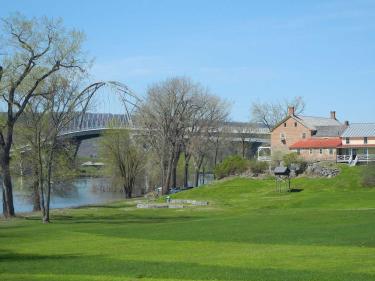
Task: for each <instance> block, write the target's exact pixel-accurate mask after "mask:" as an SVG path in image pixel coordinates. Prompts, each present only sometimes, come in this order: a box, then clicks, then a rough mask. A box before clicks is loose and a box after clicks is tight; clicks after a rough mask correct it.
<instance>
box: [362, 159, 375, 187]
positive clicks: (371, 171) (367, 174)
mask: <svg viewBox="0 0 375 281" xmlns="http://www.w3.org/2000/svg"><path fill="white" fill-rule="evenodd" d="M362 185H363V186H365V187H375V165H374V164H371V165H367V166H366V167H364V168H363V170H362Z"/></svg>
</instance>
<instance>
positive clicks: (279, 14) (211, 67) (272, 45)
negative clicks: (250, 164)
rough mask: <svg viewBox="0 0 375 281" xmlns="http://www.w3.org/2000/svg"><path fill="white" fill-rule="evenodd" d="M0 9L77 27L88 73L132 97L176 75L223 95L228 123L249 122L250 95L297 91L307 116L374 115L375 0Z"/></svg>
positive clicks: (31, 4)
mask: <svg viewBox="0 0 375 281" xmlns="http://www.w3.org/2000/svg"><path fill="white" fill-rule="evenodd" d="M0 7H1V9H0V16H1V17H3V16H6V15H8V14H10V13H12V12H16V11H18V12H21V13H23V14H25V15H26V16H43V15H47V16H51V17H61V18H63V20H64V23H65V24H66V25H67V26H69V27H76V28H78V29H81V30H83V31H84V32H85V33H86V35H87V41H86V44H85V49H86V50H87V51H88V52H89V54H90V55H91V56H93V57H95V64H94V66H93V69H92V75H93V77H95V79H100V80H109V79H110V80H118V81H121V82H123V83H125V84H127V85H128V86H129V87H130V88H131V89H133V90H134V91H135V92H137V93H139V94H140V95H144V94H145V92H146V90H147V86H149V85H150V84H151V83H153V82H157V81H159V80H162V79H165V78H167V77H171V76H180V75H184V76H190V77H192V78H193V79H194V80H196V81H199V82H201V83H202V84H204V85H205V86H207V87H208V88H210V89H211V91H212V92H213V93H216V94H217V95H219V96H221V97H223V98H225V99H227V100H228V101H230V102H231V103H232V115H231V117H232V119H233V120H236V121H247V120H249V119H250V105H251V103H252V102H253V101H269V100H283V99H285V98H290V97H293V96H297V95H298V96H302V97H304V99H305V101H306V103H307V109H306V114H307V115H322V116H329V111H330V110H336V111H337V115H338V118H339V119H341V120H350V121H352V122H375V113H374V110H375V16H374V15H375V1H361V0H356V1H344V0H340V1H330V0H325V1H318V0H312V1H217V0H216V1H213V0H212V1H209V0H206V1H202V0H201V1H192V0H189V1H162V0H158V1H135V0H134V1H120V0H119V1H111V0H106V1H93V0H91V1H77V0H76V1H42V0H40V1H38V0H33V1H31V0H30V1H26V0H23V1H21V0H19V1H17V0H11V1H6V0H0ZM112 103H113V102H112ZM111 106H114V107H115V109H114V110H118V108H117V109H116V105H114V103H113V105H111ZM99 107H100V105H99ZM98 109H99V110H101V111H108V109H106V108H104V107H103V108H98Z"/></svg>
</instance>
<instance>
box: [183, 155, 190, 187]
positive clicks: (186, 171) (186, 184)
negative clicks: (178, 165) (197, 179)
mask: <svg viewBox="0 0 375 281" xmlns="http://www.w3.org/2000/svg"><path fill="white" fill-rule="evenodd" d="M189 162H190V155H189V154H187V153H185V166H184V187H189Z"/></svg>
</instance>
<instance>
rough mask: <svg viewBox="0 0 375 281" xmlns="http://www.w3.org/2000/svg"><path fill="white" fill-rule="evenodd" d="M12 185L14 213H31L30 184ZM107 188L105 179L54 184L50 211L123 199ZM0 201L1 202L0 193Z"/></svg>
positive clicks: (15, 181) (16, 181) (107, 184)
mask: <svg viewBox="0 0 375 281" xmlns="http://www.w3.org/2000/svg"><path fill="white" fill-rule="evenodd" d="M13 185H14V189H13V197H14V208H15V211H16V213H17V212H18V213H20V212H30V211H32V209H33V205H32V202H33V201H32V192H31V188H30V184H29V183H27V182H25V180H24V179H16V180H14V182H13ZM108 186H109V181H108V179H106V178H76V179H74V180H70V181H65V182H64V183H60V184H56V185H55V186H54V187H53V190H52V193H51V205H50V206H51V209H55V208H68V207H77V206H82V205H87V204H97V203H105V202H109V201H113V200H116V199H121V198H124V194H123V193H121V192H112V191H108V189H107V188H108ZM104 190H105V191H104ZM0 199H1V200H2V194H1V192H0ZM0 202H2V201H0Z"/></svg>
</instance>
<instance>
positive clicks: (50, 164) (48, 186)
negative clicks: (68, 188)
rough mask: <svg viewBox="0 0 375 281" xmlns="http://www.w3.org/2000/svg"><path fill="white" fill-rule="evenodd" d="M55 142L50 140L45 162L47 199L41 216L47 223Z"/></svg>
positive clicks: (48, 220) (48, 219)
mask: <svg viewBox="0 0 375 281" xmlns="http://www.w3.org/2000/svg"><path fill="white" fill-rule="evenodd" d="M55 143H56V139H54V140H52V144H51V148H50V151H49V154H48V162H47V165H48V167H47V199H46V207H45V214H44V217H43V222H44V223H49V222H50V218H49V206H50V202H51V189H52V165H53V156H54V151H55Z"/></svg>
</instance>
